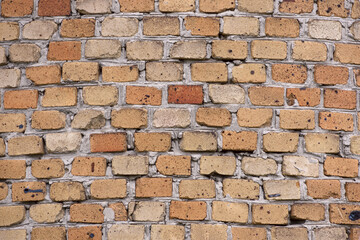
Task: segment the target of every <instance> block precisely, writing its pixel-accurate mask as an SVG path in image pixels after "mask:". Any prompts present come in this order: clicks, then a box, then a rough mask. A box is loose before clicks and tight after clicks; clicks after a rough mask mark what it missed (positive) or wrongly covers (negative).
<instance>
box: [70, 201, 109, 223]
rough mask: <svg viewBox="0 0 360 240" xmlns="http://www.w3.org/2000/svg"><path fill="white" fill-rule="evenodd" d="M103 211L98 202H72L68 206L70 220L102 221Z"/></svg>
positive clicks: (79, 221) (83, 221)
mask: <svg viewBox="0 0 360 240" xmlns="http://www.w3.org/2000/svg"><path fill="white" fill-rule="evenodd" d="M103 211H104V208H103V207H102V206H101V205H100V204H73V205H71V206H70V222H77V223H102V222H104V214H103Z"/></svg>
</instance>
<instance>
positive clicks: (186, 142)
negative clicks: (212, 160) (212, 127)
mask: <svg viewBox="0 0 360 240" xmlns="http://www.w3.org/2000/svg"><path fill="white" fill-rule="evenodd" d="M180 149H181V150H182V151H185V152H215V151H216V150H217V137H216V133H210V132H184V133H183V136H182V139H181V141H180Z"/></svg>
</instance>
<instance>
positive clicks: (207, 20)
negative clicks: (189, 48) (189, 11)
mask: <svg viewBox="0 0 360 240" xmlns="http://www.w3.org/2000/svg"><path fill="white" fill-rule="evenodd" d="M184 20H185V29H186V30H187V31H189V32H190V33H191V35H193V36H208V37H210V36H214V37H215V36H218V35H219V32H220V19H219V18H213V17H185V19H184Z"/></svg>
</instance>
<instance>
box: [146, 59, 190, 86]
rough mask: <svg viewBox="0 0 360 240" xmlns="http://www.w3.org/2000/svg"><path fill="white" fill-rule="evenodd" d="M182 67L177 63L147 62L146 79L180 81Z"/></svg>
mask: <svg viewBox="0 0 360 240" xmlns="http://www.w3.org/2000/svg"><path fill="white" fill-rule="evenodd" d="M183 75H184V67H183V65H182V64H179V63H171V62H148V63H146V80H148V81H155V82H174V81H181V80H182V79H183Z"/></svg>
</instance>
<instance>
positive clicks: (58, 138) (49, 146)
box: [45, 132, 82, 153]
mask: <svg viewBox="0 0 360 240" xmlns="http://www.w3.org/2000/svg"><path fill="white" fill-rule="evenodd" d="M81 140H82V137H81V133H79V132H66V133H48V134H46V137H45V142H46V150H47V151H48V152H49V153H65V152H75V151H77V150H79V149H80V145H81Z"/></svg>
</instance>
